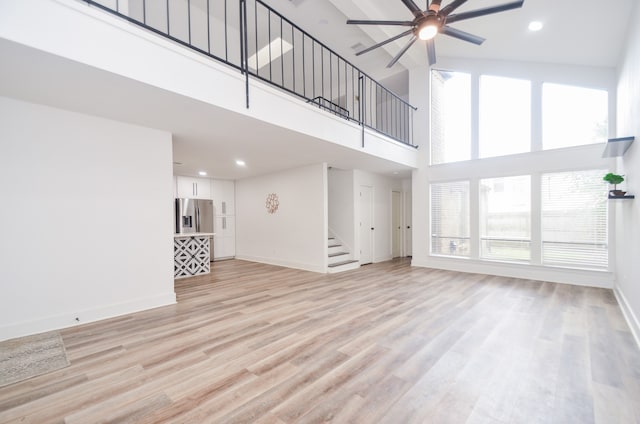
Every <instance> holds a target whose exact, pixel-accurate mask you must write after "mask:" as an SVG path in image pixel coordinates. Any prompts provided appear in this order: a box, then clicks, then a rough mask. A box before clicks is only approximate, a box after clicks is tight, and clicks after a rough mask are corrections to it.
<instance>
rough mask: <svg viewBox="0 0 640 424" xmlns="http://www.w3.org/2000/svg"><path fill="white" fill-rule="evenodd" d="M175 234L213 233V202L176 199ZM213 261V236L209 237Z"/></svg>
mask: <svg viewBox="0 0 640 424" xmlns="http://www.w3.org/2000/svg"><path fill="white" fill-rule="evenodd" d="M175 222H176V229H175V230H176V233H178V234H189V233H213V200H204V199H176V221H175ZM209 248H210V249H211V260H212V261H213V236H210V237H209Z"/></svg>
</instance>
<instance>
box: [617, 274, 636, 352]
mask: <svg viewBox="0 0 640 424" xmlns="http://www.w3.org/2000/svg"><path fill="white" fill-rule="evenodd" d="M613 293H614V294H615V296H616V300H617V301H618V304H619V305H620V309H621V310H622V315H624V319H625V320H626V321H627V324H628V325H629V328H630V329H631V334H633V338H634V339H635V341H636V345H638V347H639V348H640V321H638V317H636V314H634V313H633V309H631V305H629V302H627V298H626V297H625V295H624V293H623V292H622V291H621V290H620V287H615V288H614V289H613Z"/></svg>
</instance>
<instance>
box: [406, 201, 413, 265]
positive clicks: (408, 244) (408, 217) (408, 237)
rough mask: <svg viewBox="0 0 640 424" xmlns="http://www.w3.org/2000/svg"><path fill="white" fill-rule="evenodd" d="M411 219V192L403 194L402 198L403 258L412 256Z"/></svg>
mask: <svg viewBox="0 0 640 424" xmlns="http://www.w3.org/2000/svg"><path fill="white" fill-rule="evenodd" d="M412 217H413V212H412V209H411V192H410V191H408V192H406V193H405V197H404V256H413V250H412V249H413V247H412V246H413V245H412V244H411V243H412V238H411V234H412V231H413V230H412V228H411V227H412V225H411V223H412Z"/></svg>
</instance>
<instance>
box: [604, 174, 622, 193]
mask: <svg viewBox="0 0 640 424" xmlns="http://www.w3.org/2000/svg"><path fill="white" fill-rule="evenodd" d="M602 179H603V180H605V181H606V182H608V183H609V184H613V190H609V195H610V196H613V197H622V196H624V195H625V194H626V193H627V192H626V191H622V190H618V187H617V186H618V184H620V183H621V182H623V181H624V177H623V176H622V175H617V174H613V173H611V172H609V173H608V174H607V175H605V176H604V177H602Z"/></svg>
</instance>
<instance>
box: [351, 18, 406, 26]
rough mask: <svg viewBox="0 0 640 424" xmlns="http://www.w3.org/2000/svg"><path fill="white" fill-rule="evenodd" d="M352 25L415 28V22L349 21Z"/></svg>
mask: <svg viewBox="0 0 640 424" xmlns="http://www.w3.org/2000/svg"><path fill="white" fill-rule="evenodd" d="M347 23H348V24H350V25H402V26H413V21H370V20H361V19H349V20H348V21H347Z"/></svg>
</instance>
